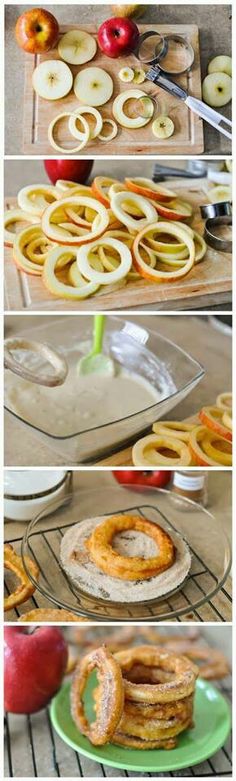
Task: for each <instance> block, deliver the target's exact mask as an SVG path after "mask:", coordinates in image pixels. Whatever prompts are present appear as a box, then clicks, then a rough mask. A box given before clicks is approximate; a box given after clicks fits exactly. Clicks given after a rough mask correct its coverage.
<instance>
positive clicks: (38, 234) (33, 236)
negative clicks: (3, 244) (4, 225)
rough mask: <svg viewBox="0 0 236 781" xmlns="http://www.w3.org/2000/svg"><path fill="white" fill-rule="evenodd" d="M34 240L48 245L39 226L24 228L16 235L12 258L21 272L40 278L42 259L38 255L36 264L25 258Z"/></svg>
mask: <svg viewBox="0 0 236 781" xmlns="http://www.w3.org/2000/svg"><path fill="white" fill-rule="evenodd" d="M35 240H40V241H41V240H42V241H47V243H49V242H48V240H47V239H46V236H45V235H44V233H43V231H42V228H41V225H34V227H32V226H31V227H29V228H24V230H22V231H21V232H20V233H17V235H16V237H15V241H14V244H13V258H14V261H15V263H16V265H17V266H18V268H20V269H21V271H25V272H26V273H27V274H33V275H34V276H41V274H42V267H43V263H44V257H43V256H42V257H40V254H39V255H38V256H37V262H35V261H32V260H30V259H29V258H28V256H27V247H28V245H29V244H31V242H32V241H35Z"/></svg>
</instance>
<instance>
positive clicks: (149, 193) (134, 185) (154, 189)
mask: <svg viewBox="0 0 236 781" xmlns="http://www.w3.org/2000/svg"><path fill="white" fill-rule="evenodd" d="M125 184H126V187H127V190H131V191H132V192H133V193H138V194H139V195H143V196H144V198H152V199H153V200H154V201H166V202H168V201H173V198H176V193H174V192H173V190H168V189H167V187H162V186H161V185H160V184H156V183H155V182H153V181H152V179H146V178H145V177H140V176H134V177H133V179H130V178H126V179H125Z"/></svg>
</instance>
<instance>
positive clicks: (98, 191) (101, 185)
mask: <svg viewBox="0 0 236 781" xmlns="http://www.w3.org/2000/svg"><path fill="white" fill-rule="evenodd" d="M113 184H116V185H119V186H120V185H121V184H122V182H119V181H118V179H111V177H109V176H95V179H94V180H93V182H92V191H93V193H94V195H95V197H96V198H98V200H99V201H101V203H103V206H107V208H108V209H109V207H110V196H109V192H110V187H111V186H112V185H113Z"/></svg>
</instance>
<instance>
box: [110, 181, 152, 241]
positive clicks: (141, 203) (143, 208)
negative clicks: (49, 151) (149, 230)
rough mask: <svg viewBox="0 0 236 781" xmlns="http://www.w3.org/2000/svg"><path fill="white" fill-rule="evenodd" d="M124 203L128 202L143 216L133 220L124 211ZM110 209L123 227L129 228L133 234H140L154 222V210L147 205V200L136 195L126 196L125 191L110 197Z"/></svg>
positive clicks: (149, 204) (150, 205)
mask: <svg viewBox="0 0 236 781" xmlns="http://www.w3.org/2000/svg"><path fill="white" fill-rule="evenodd" d="M126 202H130V204H131V206H136V207H138V208H139V209H140V212H141V214H144V215H145V216H144V217H141V219H138V220H135V219H134V218H133V217H132V216H131V215H130V214H128V213H127V211H125V209H124V207H123V204H125V203H126ZM111 209H112V211H113V212H114V214H115V215H116V217H117V218H118V220H120V222H122V223H123V225H126V226H127V228H130V229H131V230H132V231H135V232H140V231H141V230H142V229H144V228H146V227H147V226H148V225H149V224H151V223H152V222H154V221H155V220H156V211H155V208H154V206H153V205H152V204H151V203H149V201H148V200H147V198H143V196H142V195H137V194H136V193H129V194H128V193H127V190H123V191H121V192H118V193H114V194H113V195H112V197H111Z"/></svg>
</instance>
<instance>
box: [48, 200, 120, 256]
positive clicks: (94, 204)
mask: <svg viewBox="0 0 236 781" xmlns="http://www.w3.org/2000/svg"><path fill="white" fill-rule="evenodd" d="M60 206H62V207H63V208H66V207H68V208H71V207H72V208H73V207H75V208H76V207H79V206H88V207H90V208H91V209H94V212H95V213H96V217H95V219H94V221H93V222H92V224H91V226H90V230H89V231H88V232H87V233H86V234H85V235H83V236H81V237H79V236H69V237H66V238H65V239H64V241H63V240H60V239H59V238H58V235H57V232H56V231H55V228H56V227H57V226H55V225H54V224H53V222H52V219H53V215H54V213H55V212H56V209H57V208H58V202H57V203H56V204H54V203H52V204H51V206H48V208H47V209H45V212H44V214H43V216H42V229H43V231H44V233H45V235H46V236H48V237H49V239H50V240H51V241H57V242H59V241H60V243H61V244H67V245H69V244H71V245H76V246H79V245H80V244H87V243H88V242H92V241H94V240H95V239H97V238H99V237H100V236H102V234H103V233H104V232H105V230H106V228H107V227H108V225H109V215H108V214H107V210H106V209H105V207H104V206H103V204H102V203H100V202H99V201H97V200H95V198H88V197H87V196H85V195H77V196H76V195H74V196H70V195H68V196H67V197H65V198H63V199H62V200H60ZM97 218H98V219H97ZM95 221H96V222H95Z"/></svg>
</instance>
